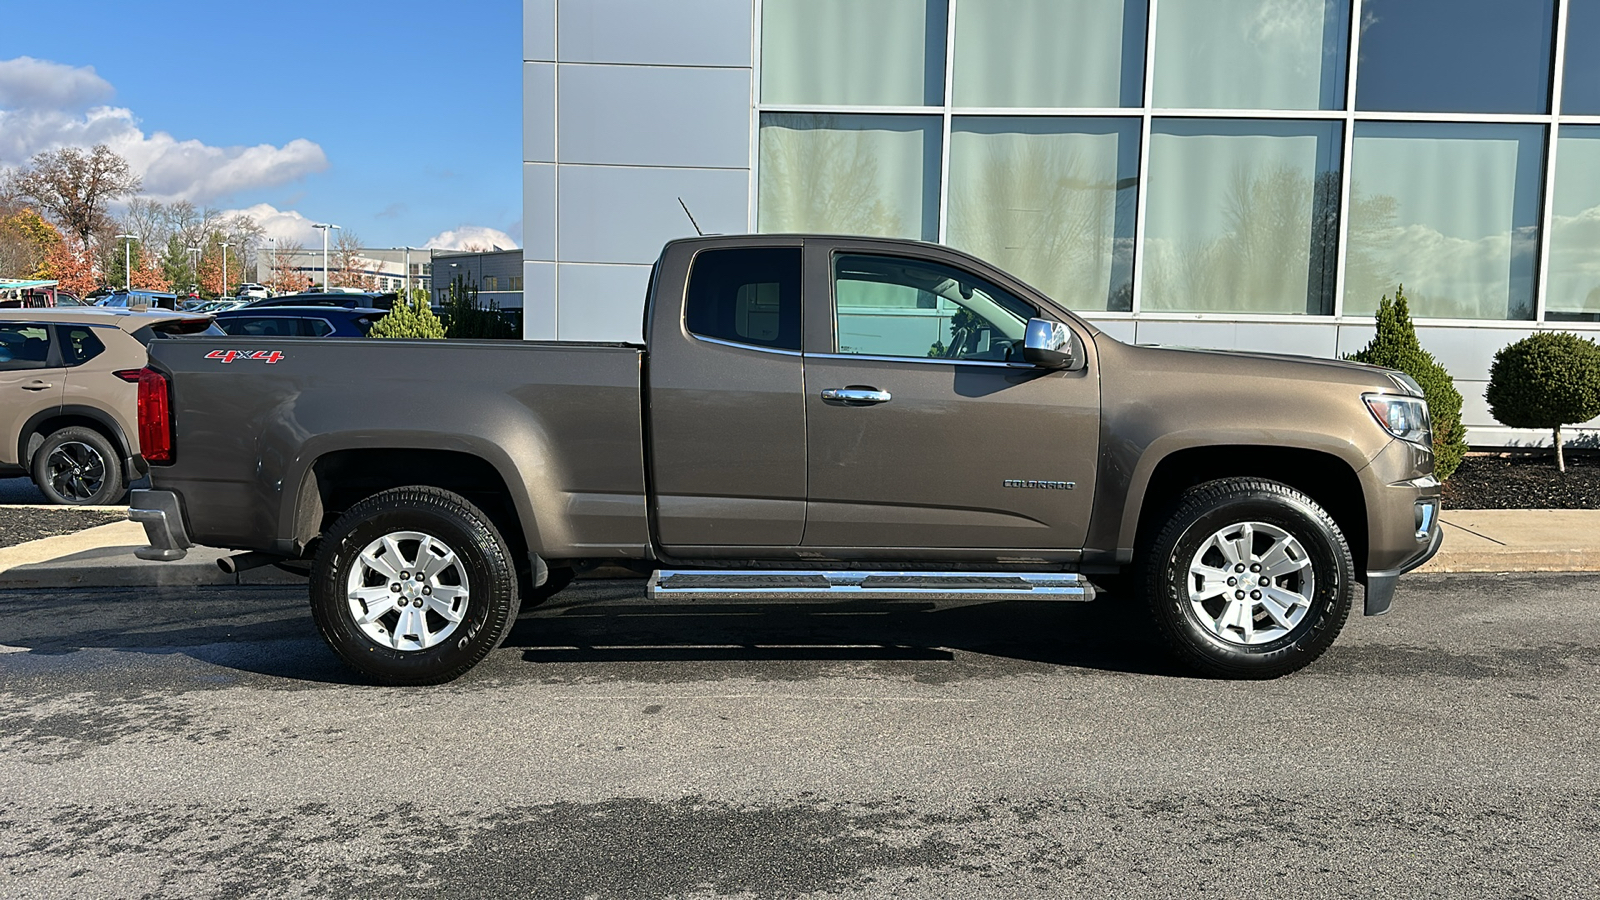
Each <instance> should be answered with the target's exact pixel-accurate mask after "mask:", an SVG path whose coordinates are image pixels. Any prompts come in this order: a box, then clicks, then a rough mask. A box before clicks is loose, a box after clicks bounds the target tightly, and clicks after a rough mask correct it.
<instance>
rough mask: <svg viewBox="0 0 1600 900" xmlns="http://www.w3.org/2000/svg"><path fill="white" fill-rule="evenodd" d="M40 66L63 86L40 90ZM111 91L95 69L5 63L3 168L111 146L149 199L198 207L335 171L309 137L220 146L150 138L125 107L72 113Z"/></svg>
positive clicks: (1, 80)
mask: <svg viewBox="0 0 1600 900" xmlns="http://www.w3.org/2000/svg"><path fill="white" fill-rule="evenodd" d="M19 64H22V65H20V67H19ZM40 67H43V68H44V70H45V71H47V72H48V73H50V74H51V76H52V77H56V78H59V79H60V81H61V85H60V87H59V88H57V89H54V90H53V92H52V89H51V88H49V87H48V86H46V87H39V86H37V84H36V82H38V78H37V71H38V70H39V69H40ZM19 72H20V73H21V74H16V73H19ZM7 73H11V74H10V75H9V76H8V74H7ZM8 77H9V78H10V80H7V79H8ZM96 84H98V85H101V86H103V90H101V89H99V88H97V87H96ZM110 89H111V86H110V85H109V84H107V83H106V82H105V81H104V79H101V78H100V77H99V76H98V75H95V74H94V71H93V70H92V69H88V68H72V67H68V66H61V65H58V64H56V63H49V62H43V61H40V60H34V59H29V58H28V57H21V58H19V59H14V60H8V61H0V166H17V165H21V164H23V163H25V162H27V161H28V160H29V159H30V158H32V157H33V155H34V154H36V153H39V152H41V151H44V150H54V149H57V148H61V147H80V148H88V147H92V146H94V145H96V144H105V145H106V146H108V147H110V148H111V149H112V150H114V151H116V152H117V153H119V154H121V155H122V156H123V157H124V158H125V159H127V160H128V164H129V165H130V166H131V167H132V168H133V171H134V173H135V174H137V175H139V176H140V177H141V178H143V179H144V194H145V195H146V196H149V197H151V198H152V199H156V200H161V201H173V200H189V201H191V202H194V203H198V204H207V203H211V202H213V201H216V200H218V199H221V198H224V197H227V196H229V195H231V194H234V193H237V192H240V191H247V190H252V189H257V188H264V187H272V186H274V185H280V184H285V183H287V182H291V181H294V180H296V179H299V178H303V177H305V176H306V175H310V174H312V173H315V172H321V171H323V170H325V169H327V168H328V157H327V155H326V154H324V153H323V151H322V148H321V147H320V146H318V145H317V144H315V143H313V142H311V141H309V140H306V139H304V138H296V139H295V140H292V141H290V142H288V143H287V144H284V145H283V146H281V147H275V146H273V145H271V144H258V145H256V146H254V147H213V146H211V145H208V144H205V143H202V142H201V141H198V140H186V141H180V140H178V139H177V138H175V137H173V136H172V135H170V134H168V133H167V132H164V131H157V132H154V133H148V134H147V133H146V132H145V131H144V130H143V129H142V128H141V127H140V123H139V119H138V118H137V117H136V116H135V115H134V114H133V111H132V110H129V109H126V108H123V107H113V106H95V107H91V108H89V109H86V110H82V111H79V110H78V109H76V108H72V107H75V105H81V103H82V102H83V101H86V100H88V99H90V98H94V97H97V96H99V95H101V94H105V93H109V91H110ZM74 101H76V102H74Z"/></svg>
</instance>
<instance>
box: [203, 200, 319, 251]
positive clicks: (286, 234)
mask: <svg viewBox="0 0 1600 900" xmlns="http://www.w3.org/2000/svg"><path fill="white" fill-rule="evenodd" d="M222 215H223V217H225V218H226V217H231V216H249V217H250V218H252V219H254V220H255V223H256V224H257V225H260V226H261V230H262V231H263V232H264V233H263V235H262V241H263V246H266V247H270V246H272V244H273V242H274V241H276V242H277V243H279V244H281V245H284V246H288V245H291V244H299V245H300V246H302V247H305V248H307V249H310V248H312V247H313V246H315V247H319V248H320V247H321V246H322V232H320V231H318V230H316V229H315V228H312V227H311V225H312V222H313V220H312V219H308V218H306V217H305V216H303V215H301V214H300V213H299V212H298V211H296V210H292V209H278V208H277V207H275V206H273V205H271V204H269V203H257V204H256V205H255V206H248V207H245V208H244V209H230V210H227V211H225V212H223V214H222Z"/></svg>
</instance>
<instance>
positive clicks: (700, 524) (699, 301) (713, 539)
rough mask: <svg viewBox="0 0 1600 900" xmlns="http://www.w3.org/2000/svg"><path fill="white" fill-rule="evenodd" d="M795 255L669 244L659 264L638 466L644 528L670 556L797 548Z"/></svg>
mask: <svg viewBox="0 0 1600 900" xmlns="http://www.w3.org/2000/svg"><path fill="white" fill-rule="evenodd" d="M801 252H802V250H801V243H800V241H799V240H798V239H794V238H788V239H785V238H763V237H751V238H749V239H747V240H738V241H730V240H729V239H727V238H720V239H718V240H717V241H716V242H714V243H712V244H704V243H701V242H698V241H694V240H689V241H675V242H673V243H672V244H669V245H668V247H667V249H666V251H665V252H664V253H663V255H662V258H661V260H660V262H658V263H657V267H656V273H655V277H654V279H653V290H652V293H651V297H652V302H651V308H650V310H651V311H650V315H651V320H650V322H649V323H647V329H646V331H647V334H648V335H649V337H650V352H649V356H648V366H649V371H648V373H647V376H648V377H647V379H646V385H647V390H648V392H649V393H648V396H647V400H648V413H647V422H648V426H649V442H650V459H649V467H650V472H651V482H652V488H653V502H654V516H655V524H656V535H657V538H658V540H659V541H660V543H661V545H662V546H663V547H664V548H666V549H667V550H668V551H669V552H671V553H673V554H674V555H679V556H691V557H692V556H711V555H719V556H721V555H726V553H727V552H728V551H729V550H736V549H737V548H741V547H748V548H754V549H753V551H752V552H754V553H756V554H758V555H760V554H761V553H762V550H761V548H794V547H797V546H799V544H800V539H801V535H802V533H803V531H804V528H805V507H806V427H805V415H806V411H805V372H804V370H803V367H802V365H801V356H800V347H801V328H802V310H801V272H802V257H801ZM664 285H685V286H686V287H685V288H684V290H683V293H682V294H677V293H675V292H672V291H668V290H667V289H665V288H664V287H663V286H664Z"/></svg>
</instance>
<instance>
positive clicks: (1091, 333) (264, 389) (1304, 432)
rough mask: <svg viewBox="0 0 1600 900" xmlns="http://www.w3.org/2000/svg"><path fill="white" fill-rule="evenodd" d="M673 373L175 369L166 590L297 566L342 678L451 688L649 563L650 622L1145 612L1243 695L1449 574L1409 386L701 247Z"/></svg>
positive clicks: (657, 277)
mask: <svg viewBox="0 0 1600 900" xmlns="http://www.w3.org/2000/svg"><path fill="white" fill-rule="evenodd" d="M643 333H644V335H645V336H646V342H645V344H644V346H636V345H632V344H579V343H538V342H519V343H506V342H502V343H489V342H474V341H376V340H328V339H322V340H309V339H293V338H282V339H271V340H262V339H253V340H246V339H239V338H219V339H203V340H191V341H167V342H161V343H157V344H153V345H152V346H151V353H150V357H151V360H150V367H149V368H148V369H147V370H146V371H145V372H144V374H143V376H142V380H141V381H140V385H139V400H140V413H139V419H140V420H139V429H140V446H141V447H143V448H144V457H145V459H146V461H147V462H148V463H149V465H150V470H151V478H152V489H150V490H142V491H136V492H135V494H134V499H133V503H132V512H131V516H132V518H134V519H135V520H137V521H140V522H143V523H144V525H145V527H146V530H147V532H148V535H149V540H150V546H149V547H147V548H144V549H142V550H140V551H139V554H140V555H141V556H142V557H144V558H147V559H176V558H180V557H182V556H183V554H184V551H185V549H186V548H188V547H189V546H191V545H192V543H199V544H205V545H209V546H215V547H227V548H236V549H239V550H243V551H248V552H246V553H245V554H243V555H241V556H239V557H234V558H233V559H231V560H225V561H224V562H225V565H228V566H233V567H245V566H249V565H256V564H264V563H268V562H276V563H279V564H280V565H285V566H289V567H293V566H300V567H302V568H303V569H305V570H306V571H308V572H309V575H310V579H311V606H312V612H313V614H314V616H315V619H316V622H317V625H318V626H319V628H320V630H321V632H322V634H323V636H324V637H326V638H327V640H328V643H329V644H330V645H331V646H332V648H333V649H334V650H335V651H336V652H337V653H338V654H339V655H340V656H341V657H342V658H343V659H344V660H345V661H347V662H348V663H349V664H350V665H352V666H354V667H355V668H357V669H359V670H360V671H362V672H364V673H366V674H367V675H369V676H370V677H372V678H374V679H375V680H378V681H381V682H385V683H394V684H419V683H430V682H440V681H446V680H449V679H452V678H455V677H457V676H459V675H461V674H462V673H463V672H465V671H467V670H468V669H470V668H472V666H474V665H475V664H476V663H477V662H479V661H480V660H482V659H483V658H484V656H485V655H486V654H488V653H489V652H490V651H491V650H493V649H494V648H495V647H496V646H497V645H498V644H499V642H500V641H501V640H502V639H503V638H504V636H505V634H506V632H507V631H508V630H509V628H510V627H511V624H512V622H513V621H514V620H515V618H516V616H517V612H518V609H519V606H521V605H525V604H529V603H532V602H536V601H539V600H542V599H543V598H545V597H547V596H549V595H550V594H552V593H554V591H555V590H558V589H559V588H560V587H562V586H564V585H565V584H566V583H567V582H568V581H570V580H571V578H572V577H573V573H574V572H575V571H581V570H583V569H584V568H586V567H590V566H594V565H596V564H599V563H608V562H609V563H621V564H624V565H628V566H632V567H634V568H636V569H639V570H641V571H644V572H649V573H650V580H649V587H648V590H649V592H650V594H651V595H653V596H663V597H665V596H671V597H683V596H696V595H698V596H724V597H726V596H736V597H750V598H762V597H774V598H776V597H793V596H821V595H828V596H835V597H840V598H844V599H855V598H865V597H907V596H911V597H947V598H957V599H978V600H983V599H1015V598H1018V597H1039V598H1055V599H1075V600H1088V599H1091V598H1092V597H1093V596H1094V594H1095V588H1094V586H1093V585H1092V584H1091V582H1090V580H1089V579H1091V578H1100V579H1102V581H1103V583H1108V582H1109V580H1110V579H1113V578H1115V579H1117V584H1119V585H1123V586H1126V588H1127V589H1126V590H1118V591H1116V592H1115V598H1114V599H1116V600H1123V599H1124V598H1132V597H1143V598H1144V600H1145V602H1147V603H1148V604H1149V606H1150V609H1151V611H1152V612H1153V619H1154V622H1155V624H1156V626H1157V627H1158V628H1159V630H1160V632H1161V634H1162V635H1163V637H1164V638H1165V640H1166V642H1167V643H1168V644H1169V645H1170V646H1171V647H1172V649H1173V650H1174V652H1175V653H1176V654H1177V655H1178V656H1179V657H1180V658H1181V659H1182V660H1184V661H1185V662H1186V663H1188V664H1189V665H1190V666H1192V667H1193V668H1195V669H1197V670H1199V671H1201V672H1204V673H1208V674H1212V675H1220V676H1227V677H1243V678H1263V677H1273V676H1277V675H1282V674H1285V673H1288V672H1292V671H1294V670H1296V669H1298V668H1300V667H1302V666H1304V665H1306V664H1307V663H1309V662H1311V661H1312V660H1314V659H1315V658H1316V657H1317V656H1318V655H1320V654H1321V653H1322V652H1323V651H1324V650H1325V649H1326V648H1327V647H1328V646H1329V644H1330V643H1332V641H1333V640H1334V638H1335V637H1336V636H1337V635H1338V632H1339V631H1340V629H1341V628H1342V627H1343V625H1344V622H1345V619H1346V617H1347V616H1348V614H1349V611H1350V608H1351V606H1352V603H1353V601H1354V598H1355V596H1356V585H1357V584H1358V583H1360V584H1363V585H1364V586H1365V606H1366V612H1367V614H1368V615H1377V614H1380V613H1383V612H1384V611H1386V610H1387V609H1388V607H1389V604H1390V601H1391V599H1392V598H1393V596H1394V590H1395V582H1396V579H1397V578H1398V577H1399V575H1400V574H1401V573H1403V572H1405V571H1407V570H1409V569H1411V568H1414V567H1415V566H1417V565H1420V564H1421V563H1422V562H1423V561H1425V560H1426V559H1428V558H1429V557H1430V556H1431V555H1432V554H1433V553H1434V552H1435V551H1436V550H1437V549H1438V546H1439V541H1440V529H1439V524H1438V512H1439V485H1438V482H1437V481H1436V480H1435V479H1434V478H1433V476H1432V470H1433V460H1432V454H1431V450H1430V447H1431V438H1430V434H1429V424H1428V414H1427V407H1426V404H1425V403H1424V402H1423V400H1422V392H1421V390H1420V389H1419V388H1418V387H1417V385H1416V384H1415V383H1414V382H1413V381H1411V380H1410V379H1409V378H1407V377H1406V376H1405V375H1402V374H1400V373H1398V372H1393V371H1389V370H1385V369H1378V368H1373V367H1370V366H1362V365H1356V364H1353V363H1346V362H1338V361H1332V360H1317V359H1306V358H1294V357H1286V356H1270V355H1259V354H1241V353H1219V352H1207V351H1199V350H1183V349H1165V348H1155V347H1137V346H1130V345H1127V344H1123V343H1120V342H1118V341H1116V340H1113V339H1112V338H1110V337H1109V336H1107V335H1105V334H1104V333H1102V332H1100V331H1098V330H1097V329H1096V328H1095V327H1094V326H1092V325H1090V324H1088V323H1087V322H1084V321H1083V320H1081V319H1079V318H1078V317H1077V316H1074V315H1073V314H1072V313H1070V312H1068V311H1067V310H1066V309H1065V308H1064V307H1062V306H1060V305H1058V304H1056V303H1054V302H1053V301H1052V300H1051V299H1050V298H1048V297H1045V296H1043V295H1042V294H1040V293H1039V292H1038V291H1036V290H1034V289H1033V288H1031V287H1029V286H1028V285H1026V284H1024V283H1022V282H1020V281H1018V280H1017V279H1015V278H1013V277H1011V276H1009V275H1007V274H1006V273H1005V272H1002V271H1000V270H998V269H996V268H994V267H992V266H990V265H987V264H985V263H984V262H982V261H981V260H978V259H975V258H973V257H971V256H968V255H966V254H963V253H959V252H957V251H955V250H951V249H949V248H946V247H940V246H934V245H930V244H923V243H916V242H909V241H896V240H882V239H871V238H842V237H830V236H778V235H760V236H735V237H706V238H697V239H689V240H681V241H674V242H672V243H670V244H668V245H667V246H666V248H665V249H664V250H663V251H662V254H661V257H660V259H659V260H658V261H657V262H656V264H655V268H654V270H653V272H652V275H651V279H650V289H649V297H648V302H647V305H646V308H645V322H644V330H643Z"/></svg>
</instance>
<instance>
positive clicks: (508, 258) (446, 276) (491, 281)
mask: <svg viewBox="0 0 1600 900" xmlns="http://www.w3.org/2000/svg"><path fill="white" fill-rule="evenodd" d="M432 253H433V277H434V279H435V280H434V286H433V302H434V303H435V304H436V305H437V304H441V303H443V302H444V300H445V298H446V297H448V296H449V293H450V283H451V282H452V281H455V280H456V278H457V276H464V277H465V278H466V279H467V283H468V284H475V285H477V286H478V300H479V302H482V303H484V304H485V305H487V303H488V301H490V300H493V301H494V302H495V305H496V306H499V307H500V308H501V309H518V310H520V309H522V250H521V249H520V248H518V249H511V250H485V251H472V250H434V251H432Z"/></svg>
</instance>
